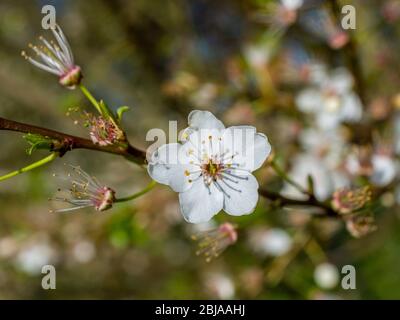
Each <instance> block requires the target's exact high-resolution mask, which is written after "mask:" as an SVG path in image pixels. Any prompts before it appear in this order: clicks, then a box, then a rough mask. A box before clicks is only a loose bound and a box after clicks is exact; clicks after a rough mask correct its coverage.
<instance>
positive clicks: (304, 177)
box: [282, 154, 348, 201]
mask: <svg viewBox="0 0 400 320" xmlns="http://www.w3.org/2000/svg"><path fill="white" fill-rule="evenodd" d="M289 176H290V178H291V179H292V180H293V181H294V182H296V183H297V184H298V185H300V186H301V187H302V188H303V189H307V187H308V177H309V176H311V178H312V180H313V182H314V195H315V197H316V198H317V199H318V200H320V201H324V200H326V199H328V198H329V197H330V196H331V195H332V193H333V192H334V191H335V190H336V189H338V188H343V187H346V186H347V185H348V179H347V177H346V176H345V175H344V174H343V173H341V172H340V171H337V170H336V171H335V170H331V169H330V168H329V167H328V166H327V164H326V163H324V161H322V159H320V158H318V157H316V156H314V155H311V154H300V155H298V156H296V157H295V159H294V161H293V168H292V170H291V171H290V172H289ZM282 194H283V195H285V196H288V197H290V198H293V199H299V200H302V199H306V198H307V196H306V195H304V194H303V193H301V192H300V191H299V190H298V189H297V188H296V187H294V186H293V185H291V184H289V183H285V185H284V187H283V190H282Z"/></svg>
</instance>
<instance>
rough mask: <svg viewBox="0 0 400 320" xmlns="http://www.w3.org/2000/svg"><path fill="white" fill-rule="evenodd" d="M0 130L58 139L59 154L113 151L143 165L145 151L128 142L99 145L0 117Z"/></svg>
mask: <svg viewBox="0 0 400 320" xmlns="http://www.w3.org/2000/svg"><path fill="white" fill-rule="evenodd" d="M0 130H9V131H16V132H23V133H32V134H38V135H41V136H43V137H48V138H51V139H54V140H56V141H58V143H59V144H60V145H59V146H58V147H57V150H56V151H59V152H60V156H62V155H64V154H65V153H66V152H68V151H71V150H73V149H89V150H95V151H101V152H107V153H113V154H117V155H120V156H123V157H125V158H128V159H129V160H131V161H133V162H135V163H137V164H139V165H143V164H145V161H146V152H145V151H143V150H140V149H138V148H135V147H133V146H132V145H130V144H128V146H126V147H121V146H114V145H111V146H100V145H97V144H94V143H93V142H92V141H91V140H89V139H84V138H80V137H76V136H72V135H69V134H65V133H62V132H58V131H54V130H51V129H46V128H42V127H37V126H33V125H30V124H25V123H21V122H16V121H13V120H8V119H4V118H1V117H0Z"/></svg>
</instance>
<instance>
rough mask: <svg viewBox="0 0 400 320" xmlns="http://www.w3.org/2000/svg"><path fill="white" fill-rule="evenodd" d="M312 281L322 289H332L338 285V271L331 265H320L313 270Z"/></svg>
mask: <svg viewBox="0 0 400 320" xmlns="http://www.w3.org/2000/svg"><path fill="white" fill-rule="evenodd" d="M314 281H315V283H316V284H317V285H318V286H319V287H320V288H322V289H327V290H329V289H333V288H334V287H336V286H337V285H338V283H339V271H338V269H337V267H336V266H334V265H333V264H331V263H327V262H325V263H321V264H320V265H318V266H317V267H316V268H315V270H314Z"/></svg>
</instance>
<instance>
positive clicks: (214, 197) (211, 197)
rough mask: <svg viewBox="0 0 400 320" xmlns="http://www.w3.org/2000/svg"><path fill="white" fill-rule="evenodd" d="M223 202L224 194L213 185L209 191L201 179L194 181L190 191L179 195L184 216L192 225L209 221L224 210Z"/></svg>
mask: <svg viewBox="0 0 400 320" xmlns="http://www.w3.org/2000/svg"><path fill="white" fill-rule="evenodd" d="M223 202H224V197H223V194H222V193H221V192H220V191H219V190H218V189H216V187H215V186H214V185H213V184H211V185H210V189H208V188H207V186H206V185H205V183H204V181H203V180H202V179H201V178H199V179H197V180H196V181H194V182H193V186H192V187H191V188H190V189H189V190H187V191H185V192H182V193H180V194H179V203H180V206H181V212H182V215H183V217H184V218H185V220H186V221H188V222H191V223H201V222H207V221H209V220H210V219H211V218H212V217H213V216H214V215H216V214H217V213H218V212H219V211H221V210H222V206H223Z"/></svg>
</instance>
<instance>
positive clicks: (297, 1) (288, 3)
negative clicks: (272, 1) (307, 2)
mask: <svg viewBox="0 0 400 320" xmlns="http://www.w3.org/2000/svg"><path fill="white" fill-rule="evenodd" d="M281 3H282V5H283V6H284V7H285V8H287V9H288V10H297V9H299V8H300V7H301V6H302V5H303V3H304V0H281Z"/></svg>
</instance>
